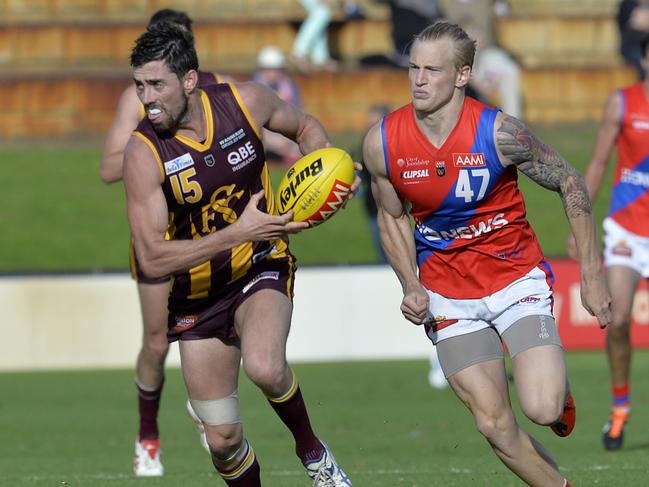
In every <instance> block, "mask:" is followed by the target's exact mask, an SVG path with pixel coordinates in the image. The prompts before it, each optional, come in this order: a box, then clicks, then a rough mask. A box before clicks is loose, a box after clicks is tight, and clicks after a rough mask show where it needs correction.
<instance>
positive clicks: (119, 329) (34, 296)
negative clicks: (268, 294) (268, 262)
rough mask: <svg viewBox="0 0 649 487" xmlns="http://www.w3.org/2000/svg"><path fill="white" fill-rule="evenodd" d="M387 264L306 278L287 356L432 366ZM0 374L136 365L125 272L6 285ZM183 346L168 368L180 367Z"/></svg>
mask: <svg viewBox="0 0 649 487" xmlns="http://www.w3.org/2000/svg"><path fill="white" fill-rule="evenodd" d="M401 296H402V295H401V288H400V286H399V283H398V281H397V279H396V277H395V276H394V274H393V273H392V270H391V269H390V268H389V267H386V266H367V267H365V266H363V267H333V268H306V269H300V270H299V271H298V273H297V279H296V283H295V310H294V314H293V324H292V328H291V334H290V337H289V342H288V351H287V355H288V357H289V360H290V361H292V362H313V361H334V360H336V361H338V360H365V359H367V360H370V359H399V358H423V357H426V356H427V355H428V351H429V350H430V347H431V345H430V342H429V340H428V339H427V337H426V336H425V334H424V331H423V329H422V328H421V327H417V326H414V325H412V324H410V323H409V322H407V321H406V320H405V319H404V318H403V317H402V315H401V313H400V311H399V305H400V303H401ZM0 309H2V321H1V322H0V331H1V332H2V336H3V340H2V344H1V345H0V370H5V371H6V370H49V369H79V368H108V367H117V368H123V367H134V364H135V358H136V355H137V352H138V350H139V346H140V341H141V330H142V325H141V318H140V308H139V302H138V298H137V291H136V286H135V283H134V282H133V281H132V280H131V278H130V276H128V275H126V274H123V275H122V274H119V275H82V276H46V277H43V276H39V277H6V278H1V279H0ZM179 363H180V361H179V356H178V350H177V347H176V346H173V347H172V351H171V353H170V356H169V358H168V361H167V364H168V365H172V366H177V365H179Z"/></svg>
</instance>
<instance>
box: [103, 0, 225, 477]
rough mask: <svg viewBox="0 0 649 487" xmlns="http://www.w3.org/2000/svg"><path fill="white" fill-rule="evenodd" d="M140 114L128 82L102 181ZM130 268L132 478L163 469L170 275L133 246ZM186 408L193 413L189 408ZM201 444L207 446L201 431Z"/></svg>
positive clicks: (166, 15)
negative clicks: (135, 335)
mask: <svg viewBox="0 0 649 487" xmlns="http://www.w3.org/2000/svg"><path fill="white" fill-rule="evenodd" d="M157 22H174V23H176V24H178V25H181V26H183V27H184V28H186V29H187V30H189V31H190V32H191V25H192V21H191V19H190V18H189V16H188V15H187V14H186V13H185V12H181V11H178V10H172V9H163V10H159V11H157V12H156V13H154V14H153V15H152V16H151V19H150V20H149V24H148V25H149V26H150V25H153V24H155V23H157ZM220 81H221V78H220V76H219V75H218V74H213V73H209V72H205V71H201V72H199V84H200V85H207V84H214V83H218V82H220ZM144 115H145V114H144V107H143V106H142V103H141V102H140V100H139V98H138V96H137V93H136V91H135V85H133V84H130V85H129V86H128V87H127V88H126V89H125V90H124V92H123V93H122V96H121V97H120V100H119V103H118V105H117V111H116V113H115V118H114V119H113V123H112V125H111V128H110V130H109V132H108V135H107V137H106V142H105V146H104V152H103V155H102V159H101V167H100V175H101V179H102V181H103V182H104V183H107V184H109V183H114V182H116V181H120V180H121V179H122V166H123V162H124V149H125V148H126V144H127V142H128V140H129V139H130V137H131V134H132V133H133V130H135V127H137V125H138V123H140V120H142V119H143V118H144ZM130 268H131V274H132V275H133V278H134V279H136V280H137V288H138V295H139V298H140V307H141V310H142V324H143V333H142V346H141V348H140V352H139V354H138V357H137V364H136V376H135V387H136V389H137V394H138V410H139V418H140V425H139V430H138V435H137V438H136V440H135V458H134V463H133V469H134V472H135V475H137V476H147V477H150V476H160V475H163V473H164V467H163V465H162V462H161V458H160V437H159V431H158V409H159V406H160V398H161V395H162V388H163V385H164V362H165V358H166V357H167V352H168V350H169V343H168V342H167V297H168V295H169V276H162V277H159V278H151V277H147V276H145V275H144V274H143V273H142V270H141V268H140V265H139V263H138V260H137V257H136V254H135V249H134V247H133V245H132V244H131V249H130ZM188 410H189V412H190V415H192V411H191V409H190V408H189V407H188ZM192 417H194V418H195V416H192ZM197 425H198V426H199V430H200V428H201V427H202V425H200V423H197ZM201 443H202V444H203V446H204V447H205V448H207V444H206V443H205V436H204V434H203V433H202V432H201Z"/></svg>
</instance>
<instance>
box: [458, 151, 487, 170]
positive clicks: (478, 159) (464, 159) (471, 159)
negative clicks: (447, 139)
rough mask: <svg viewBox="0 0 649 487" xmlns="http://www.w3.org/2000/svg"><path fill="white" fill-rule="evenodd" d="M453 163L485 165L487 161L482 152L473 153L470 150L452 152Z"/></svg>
mask: <svg viewBox="0 0 649 487" xmlns="http://www.w3.org/2000/svg"><path fill="white" fill-rule="evenodd" d="M453 165H454V166H455V167H485V166H486V165H487V162H486V161H485V158H484V154H483V153H482V152H477V153H475V154H472V153H470V152H454V153H453Z"/></svg>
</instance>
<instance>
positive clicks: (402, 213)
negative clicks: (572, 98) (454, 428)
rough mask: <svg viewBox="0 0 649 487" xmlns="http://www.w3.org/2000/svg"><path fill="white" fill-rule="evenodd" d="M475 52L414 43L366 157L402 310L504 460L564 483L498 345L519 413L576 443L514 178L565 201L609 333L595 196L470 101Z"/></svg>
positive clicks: (501, 119)
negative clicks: (393, 102) (404, 83)
mask: <svg viewBox="0 0 649 487" xmlns="http://www.w3.org/2000/svg"><path fill="white" fill-rule="evenodd" d="M474 53H475V42H474V41H473V40H471V39H470V38H469V37H468V36H467V34H466V33H465V32H464V31H463V30H462V29H461V28H459V27H458V26H457V25H454V24H450V23H448V22H437V23H435V24H433V25H431V26H429V27H427V28H426V29H424V30H423V31H422V32H421V33H420V34H419V35H418V36H416V38H415V40H414V43H413V46H412V50H411V52H410V61H409V70H408V73H409V79H410V88H411V95H412V102H411V103H410V104H408V105H406V106H404V107H402V108H400V109H398V110H396V111H394V112H392V113H390V114H388V115H387V116H386V117H385V118H384V119H383V121H382V122H381V123H380V124H377V125H375V126H374V127H372V128H371V129H370V131H369V132H368V134H367V136H366V138H365V142H364V154H365V158H364V160H365V163H366V164H367V165H368V168H369V170H370V172H371V174H372V191H373V194H374V196H375V198H376V201H377V206H378V208H379V213H378V215H379V226H380V230H381V239H382V242H383V247H384V249H385V251H386V255H387V256H388V260H389V262H390V264H391V265H392V267H393V269H394V271H395V273H396V275H397V277H398V278H399V280H400V282H401V285H402V288H403V300H402V303H401V311H402V313H403V314H404V316H405V317H406V318H407V319H408V320H410V321H411V322H413V323H415V324H417V325H422V324H423V325H425V329H426V331H427V334H428V336H429V338H430V339H431V340H432V341H433V343H435V344H436V345H437V351H438V354H439V358H440V362H441V365H442V368H443V369H444V373H445V374H446V377H447V379H448V382H449V384H450V386H451V388H452V389H453V391H454V392H455V393H456V395H457V396H458V397H459V398H460V400H461V401H463V402H464V404H465V405H466V406H467V407H468V409H469V410H470V411H471V414H472V415H473V420H474V422H475V424H476V427H477V429H478V431H479V432H480V433H481V434H482V435H484V436H485V438H486V439H487V441H488V442H489V444H490V446H491V447H492V449H493V450H494V452H495V453H496V455H497V456H498V457H499V458H500V460H501V461H502V462H503V463H504V464H505V465H506V466H507V467H508V468H509V469H510V470H511V471H512V472H514V473H515V474H516V475H517V476H519V477H520V478H521V479H522V480H523V481H524V482H526V483H527V484H528V485H532V486H539V487H541V486H542V487H565V486H567V485H569V483H568V481H567V479H565V478H564V477H563V475H562V474H561V473H560V472H559V468H558V466H557V463H556V461H555V460H554V459H553V458H552V456H551V455H550V453H549V452H548V451H547V450H546V449H545V448H544V447H543V446H542V445H541V444H540V443H539V442H538V441H537V440H535V439H534V438H532V437H531V436H530V435H529V434H528V433H527V432H525V431H524V430H523V429H522V428H521V427H520V426H519V425H518V423H517V422H516V419H515V417H514V413H513V411H512V406H511V402H510V397H509V390H508V381H507V375H506V371H505V364H504V359H503V354H504V351H503V346H502V342H501V339H502V340H503V341H504V342H505V343H506V345H507V348H508V350H509V353H510V355H511V357H512V368H513V377H514V384H515V387H516V391H517V395H518V399H519V403H520V406H521V409H522V411H523V413H524V414H525V415H526V416H527V417H528V418H529V419H530V420H532V421H533V422H535V423H537V424H540V425H547V426H550V427H551V428H552V430H553V431H554V432H555V434H557V435H559V436H567V435H569V434H570V433H571V431H572V429H573V427H574V422H575V418H576V411H575V405H574V401H573V398H572V394H571V393H570V389H569V386H568V380H567V374H566V368H565V362H564V356H563V348H562V345H561V340H560V338H559V333H558V330H557V326H556V323H555V319H554V317H553V315H552V284H551V280H552V275H551V271H550V268H549V266H548V264H547V262H545V260H544V257H543V253H542V251H541V249H540V246H539V244H538V241H537V239H536V236H535V235H534V232H533V231H532V229H531V227H530V225H529V223H528V222H527V219H526V217H525V206H524V201H523V197H522V194H521V193H520V191H519V190H518V185H517V171H518V170H520V171H522V172H523V173H524V174H526V175H527V176H528V177H530V178H532V179H533V180H534V181H535V182H537V183H538V184H540V185H541V186H543V187H545V188H548V189H550V190H552V191H556V192H557V193H559V196H560V198H561V201H562V203H563V206H564V208H565V211H566V215H567V217H568V221H569V222H570V226H571V229H572V231H573V233H574V234H575V237H576V240H577V249H578V254H579V260H580V264H581V284H582V288H581V292H582V301H583V303H584V305H585V307H586V308H587V309H588V310H589V311H590V312H591V313H593V314H594V315H595V316H597V318H598V320H599V323H600V325H601V326H602V327H604V326H606V325H607V324H608V323H609V321H610V309H609V301H610V298H609V296H608V293H607V290H606V286H605V283H604V278H603V276H602V273H601V269H600V262H599V258H598V253H597V245H596V241H595V227H594V223H593V217H592V211H591V205H590V200H589V199H588V192H587V190H586V187H585V185H584V182H583V180H582V178H581V177H580V176H579V174H578V173H577V171H576V170H575V169H574V168H573V167H572V166H570V165H569V164H568V163H567V162H566V161H565V160H564V159H563V158H562V157H561V156H559V154H557V153H556V152H555V151H554V150H553V149H552V148H550V147H548V146H547V145H545V144H544V143H543V142H541V141H540V140H539V139H537V138H536V136H535V135H534V134H533V133H532V132H531V131H530V129H529V128H528V127H526V126H525V125H524V124H523V123H522V122H520V121H519V120H517V119H515V118H513V117H511V116H509V115H507V114H504V113H502V112H500V111H499V110H498V109H496V108H492V107H488V106H486V105H484V104H482V103H480V102H478V101H476V100H474V99H472V98H470V97H468V96H465V93H464V90H465V88H466V85H467V83H468V82H469V79H470V77H471V65H472V62H473V56H474ZM408 206H411V209H410V213H411V215H412V216H413V217H414V219H415V221H416V228H415V231H414V235H413V231H412V229H411V227H410V223H409V219H408V215H407V207H408Z"/></svg>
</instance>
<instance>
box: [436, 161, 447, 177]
mask: <svg viewBox="0 0 649 487" xmlns="http://www.w3.org/2000/svg"><path fill="white" fill-rule="evenodd" d="M435 172H436V173H437V175H438V176H439V177H440V178H441V177H443V176H444V175H445V174H446V162H445V161H437V162H436V163H435Z"/></svg>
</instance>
